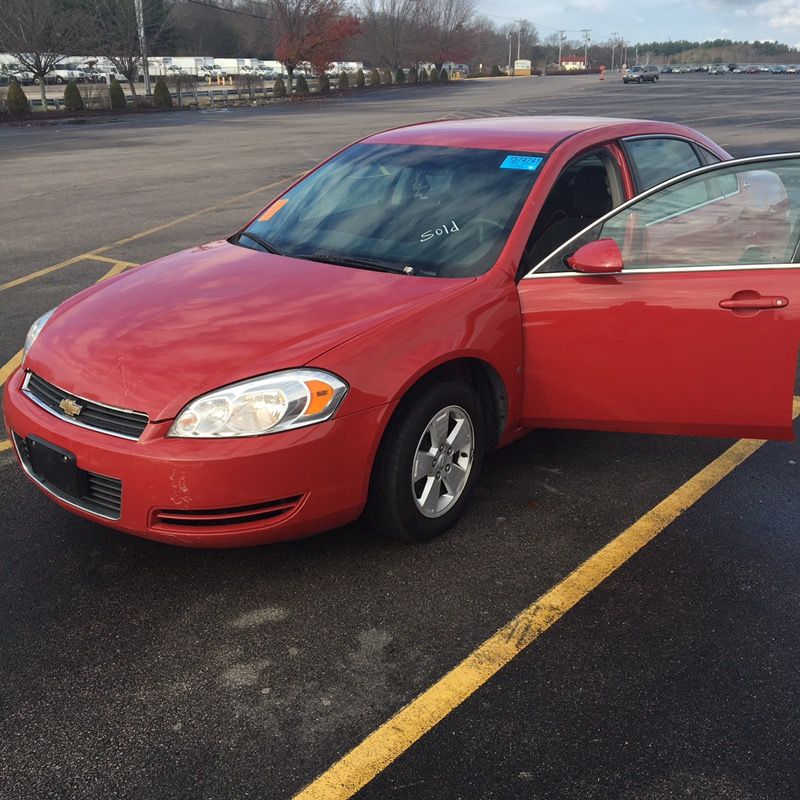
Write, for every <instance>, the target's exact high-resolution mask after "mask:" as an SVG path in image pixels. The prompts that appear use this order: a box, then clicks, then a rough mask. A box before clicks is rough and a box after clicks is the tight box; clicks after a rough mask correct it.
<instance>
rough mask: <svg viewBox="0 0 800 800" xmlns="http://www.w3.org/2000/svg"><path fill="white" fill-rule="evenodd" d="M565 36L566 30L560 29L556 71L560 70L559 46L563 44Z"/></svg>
mask: <svg viewBox="0 0 800 800" xmlns="http://www.w3.org/2000/svg"><path fill="white" fill-rule="evenodd" d="M566 38H567V32H566V31H565V30H560V31H559V32H558V71H559V72H560V71H561V47H562V45H563V44H564V40H565V39H566Z"/></svg>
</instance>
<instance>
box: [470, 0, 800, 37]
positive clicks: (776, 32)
mask: <svg viewBox="0 0 800 800" xmlns="http://www.w3.org/2000/svg"><path fill="white" fill-rule="evenodd" d="M476 6H477V10H478V12H479V13H481V14H486V15H487V16H490V17H492V18H493V19H494V20H495V21H496V22H497V23H499V24H504V23H506V22H511V21H512V20H513V19H515V18H517V17H521V18H524V19H529V20H531V21H532V22H534V23H536V25H537V27H538V29H539V35H540V36H542V37H545V36H547V34H549V33H553V32H554V31H556V30H558V29H560V28H565V29H567V36H568V37H569V38H574V39H578V38H580V37H581V33H580V29H581V28H591V29H592V39H593V40H595V41H602V40H607V39H608V38H609V34H611V33H612V32H613V31H618V32H619V34H620V36H622V37H623V38H625V39H626V40H627V41H629V42H636V41H640V42H648V41H656V40H659V41H660V40H665V39H690V40H703V39H717V38H725V39H742V40H752V39H776V40H777V41H780V42H785V43H786V44H790V45H800V0H696V2H691V0H648V2H641V1H640V2H630V3H628V2H622V0H565V2H563V3H541V4H540V3H531V2H530V0H506V2H505V3H502V4H501V3H497V2H496V0H476ZM500 15H502V16H500Z"/></svg>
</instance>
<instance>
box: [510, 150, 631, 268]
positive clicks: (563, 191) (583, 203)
mask: <svg viewBox="0 0 800 800" xmlns="http://www.w3.org/2000/svg"><path fill="white" fill-rule="evenodd" d="M623 199H624V196H623V192H622V183H621V179H620V175H619V172H618V169H617V166H616V162H615V161H614V160H613V159H612V157H611V156H610V154H608V153H607V152H605V151H595V152H592V153H589V154H586V155H583V156H581V157H580V158H578V159H577V160H575V161H573V162H572V163H571V164H569V165H568V166H567V167H566V168H565V169H564V171H563V172H562V173H561V175H560V176H559V177H558V180H557V181H556V182H555V184H554V186H553V189H552V190H551V192H550V195H549V196H548V198H547V200H546V201H545V203H544V205H543V206H542V210H541V212H540V213H539V217H538V219H537V220H536V224H535V225H534V226H533V230H532V231H531V235H530V237H529V238H528V243H527V245H526V246H525V250H524V252H523V256H522V259H521V260H520V268H519V270H518V273H517V278H521V277H522V276H523V275H525V274H526V273H528V272H530V270H531V269H533V267H535V266H536V265H537V264H538V263H539V262H540V261H541V260H542V259H543V258H545V257H546V256H548V255H549V254H550V253H552V252H553V251H554V250H556V249H557V248H558V247H560V246H561V245H562V244H564V242H566V241H567V240H568V239H571V238H572V237H573V236H574V235H575V234H576V233H579V232H580V231H582V230H583V229H584V228H586V227H588V226H589V225H591V223H592V222H594V221H595V220H598V219H600V217H602V216H603V215H604V214H607V213H608V212H609V211H611V209H612V208H615V207H616V206H618V205H620V203H622V201H623Z"/></svg>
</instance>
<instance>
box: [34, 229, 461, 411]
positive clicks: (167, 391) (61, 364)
mask: <svg viewBox="0 0 800 800" xmlns="http://www.w3.org/2000/svg"><path fill="white" fill-rule="evenodd" d="M472 280H474V279H472V278H470V279H438V278H425V277H417V276H410V275H396V274H389V273H382V272H372V271H366V270H359V269H353V268H348V267H341V266H336V265H332V264H320V263H314V262H309V261H302V260H299V259H294V258H288V257H284V256H276V255H271V254H268V253H263V252H256V251H254V250H249V249H247V248H243V247H239V246H236V245H232V244H229V243H228V242H214V243H212V244H209V245H204V246H201V247H196V248H193V249H191V250H186V251H183V252H181V253H176V254H175V255H172V256H168V257H166V258H163V259H160V260H158V261H154V262H152V263H150V264H146V265H144V266H142V267H139V268H137V269H134V270H132V271H130V272H128V273H125V274H123V275H120V276H118V277H116V278H112V279H110V280H108V281H106V282H105V283H101V284H98V285H96V286H92V287H90V288H89V289H86V290H84V291H83V292H81V293H80V294H78V295H76V296H75V297H73V298H71V299H70V300H68V301H66V302H65V303H63V304H62V305H61V306H59V308H58V310H57V311H56V313H55V314H54V315H53V316H52V317H51V318H50V321H49V322H48V323H47V325H46V326H45V327H44V329H43V331H42V332H41V334H40V335H39V337H38V338H37V340H36V341H35V343H34V344H33V346H32V347H31V350H30V352H29V353H28V357H27V360H26V367H27V368H28V369H30V370H32V371H33V372H36V373H37V374H39V375H40V376H41V377H42V378H44V379H45V380H47V381H50V382H51V383H53V384H55V385H56V386H59V387H60V388H62V389H64V390H65V391H67V392H71V393H73V394H75V395H78V396H80V397H85V398H86V399H89V400H95V401H97V402H100V403H105V404H106V405H111V406H119V407H121V408H127V409H131V410H134V411H141V412H144V413H146V414H147V415H148V416H149V417H150V419H151V420H164V419H171V418H173V417H174V416H175V415H176V414H177V413H178V412H179V411H180V410H181V408H183V406H184V405H185V404H186V403H187V402H189V401H190V400H192V399H193V398H195V397H197V396H198V395H201V394H203V393H205V392H208V391H211V390H212V389H216V388H218V387H220V386H224V385H226V384H228V383H233V382H235V381H238V380H242V379H245V378H249V377H252V376H255V375H261V374H264V373H268V372H274V371H276V370H280V369H286V368H289V367H297V366H302V365H304V364H306V363H307V362H309V361H312V360H313V359H314V358H316V357H318V356H320V355H321V354H322V353H324V352H326V351H327V350H329V349H331V348H332V347H335V346H336V345H338V344H341V343H342V342H344V341H345V340H347V339H349V338H351V337H353V336H356V335H359V334H362V333H364V332H365V331H367V330H369V329H370V328H371V327H373V326H375V325H377V324H379V323H381V322H383V321H385V320H386V319H387V318H390V317H391V316H393V315H397V314H400V313H402V312H403V311H404V310H406V309H407V308H408V307H409V306H415V307H420V306H425V305H428V304H436V303H438V302H440V300H441V298H442V296H444V295H446V294H448V293H449V292H452V291H456V290H457V289H458V288H459V287H460V286H463V285H464V284H465V283H468V282H470V281H472ZM398 335H402V332H398ZM342 377H344V378H345V379H347V376H346V375H345V376H342Z"/></svg>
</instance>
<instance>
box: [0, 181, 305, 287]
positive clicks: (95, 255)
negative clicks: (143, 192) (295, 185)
mask: <svg viewBox="0 0 800 800" xmlns="http://www.w3.org/2000/svg"><path fill="white" fill-rule="evenodd" d="M304 174H305V170H304V171H303V172H298V173H297V174H295V175H291V176H290V177H288V178H281V179H280V180H278V181H273V182H272V183H267V184H265V185H264V186H259V187H258V188H257V189H251V190H250V191H249V192H244V193H243V194H239V195H236V196H235V197H230V198H228V199H227V200H223V201H222V202H221V203H217V204H216V205H213V206H208V207H207V208H201V209H200V210H199V211H193V212H192V213H191V214H184V215H183V216H182V217H176V218H175V219H172V220H170V221H169V222H164V223H162V224H161V225H156V226H155V227H153V228H148V229H147V230H144V231H139V233H134V234H133V235H132V236H126V237H125V238H124V239H117V241H116V242H112V243H111V244H107V245H103V246H102V247H96V248H95V249H94V250H88V251H87V252H85V253H81V254H80V255H77V256H73V257H72V258H68V259H66V260H64V261H59V262H58V264H53V265H52V266H50V267H44V268H43V269H38V270H36V272H31V273H30V274H29V275H23V276H22V277H20V278H14V280H11V281H7V282H6V283H0V292H3V291H5V290H6V289H11V288H13V287H14V286H20V285H21V284H23V283H28V282H29V281H32V280H36V278H41V277H43V276H45V275H49V274H51V273H52V272H56V271H57V270H60V269H64V268H65V267H70V266H72V265H73V264H77V263H78V262H79V261H85V260H86V259H95V260H100V261H103V260H108V261H110V262H114V263H120V262H119V260H118V259H116V258H110V259H104V258H99V256H100V254H101V253H107V252H108V251H109V250H112V249H113V248H114V247H119V246H120V245H123V244H129V243H130V242H135V241H137V240H138V239H143V238H145V237H146V236H151V235H152V234H154V233H158V232H159V231H163V230H166V229H167V228H172V227H174V226H175V225H180V224H181V223H182V222H188V221H189V220H191V219H195V218H196V217H202V216H204V215H206V214H210V213H211V212H213V211H218V210H219V209H221V208H225V207H226V206H231V205H233V204H234V203H237V202H239V201H240V200H246V199H247V198H248V197H252V196H253V195H256V194H258V193H259V192H265V191H266V190H267V189H273V188H274V187H276V186H280V185H281V184H282V183H290V182H291V181H294V180H296V179H297V178H299V177H301V176H302V175H304Z"/></svg>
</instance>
